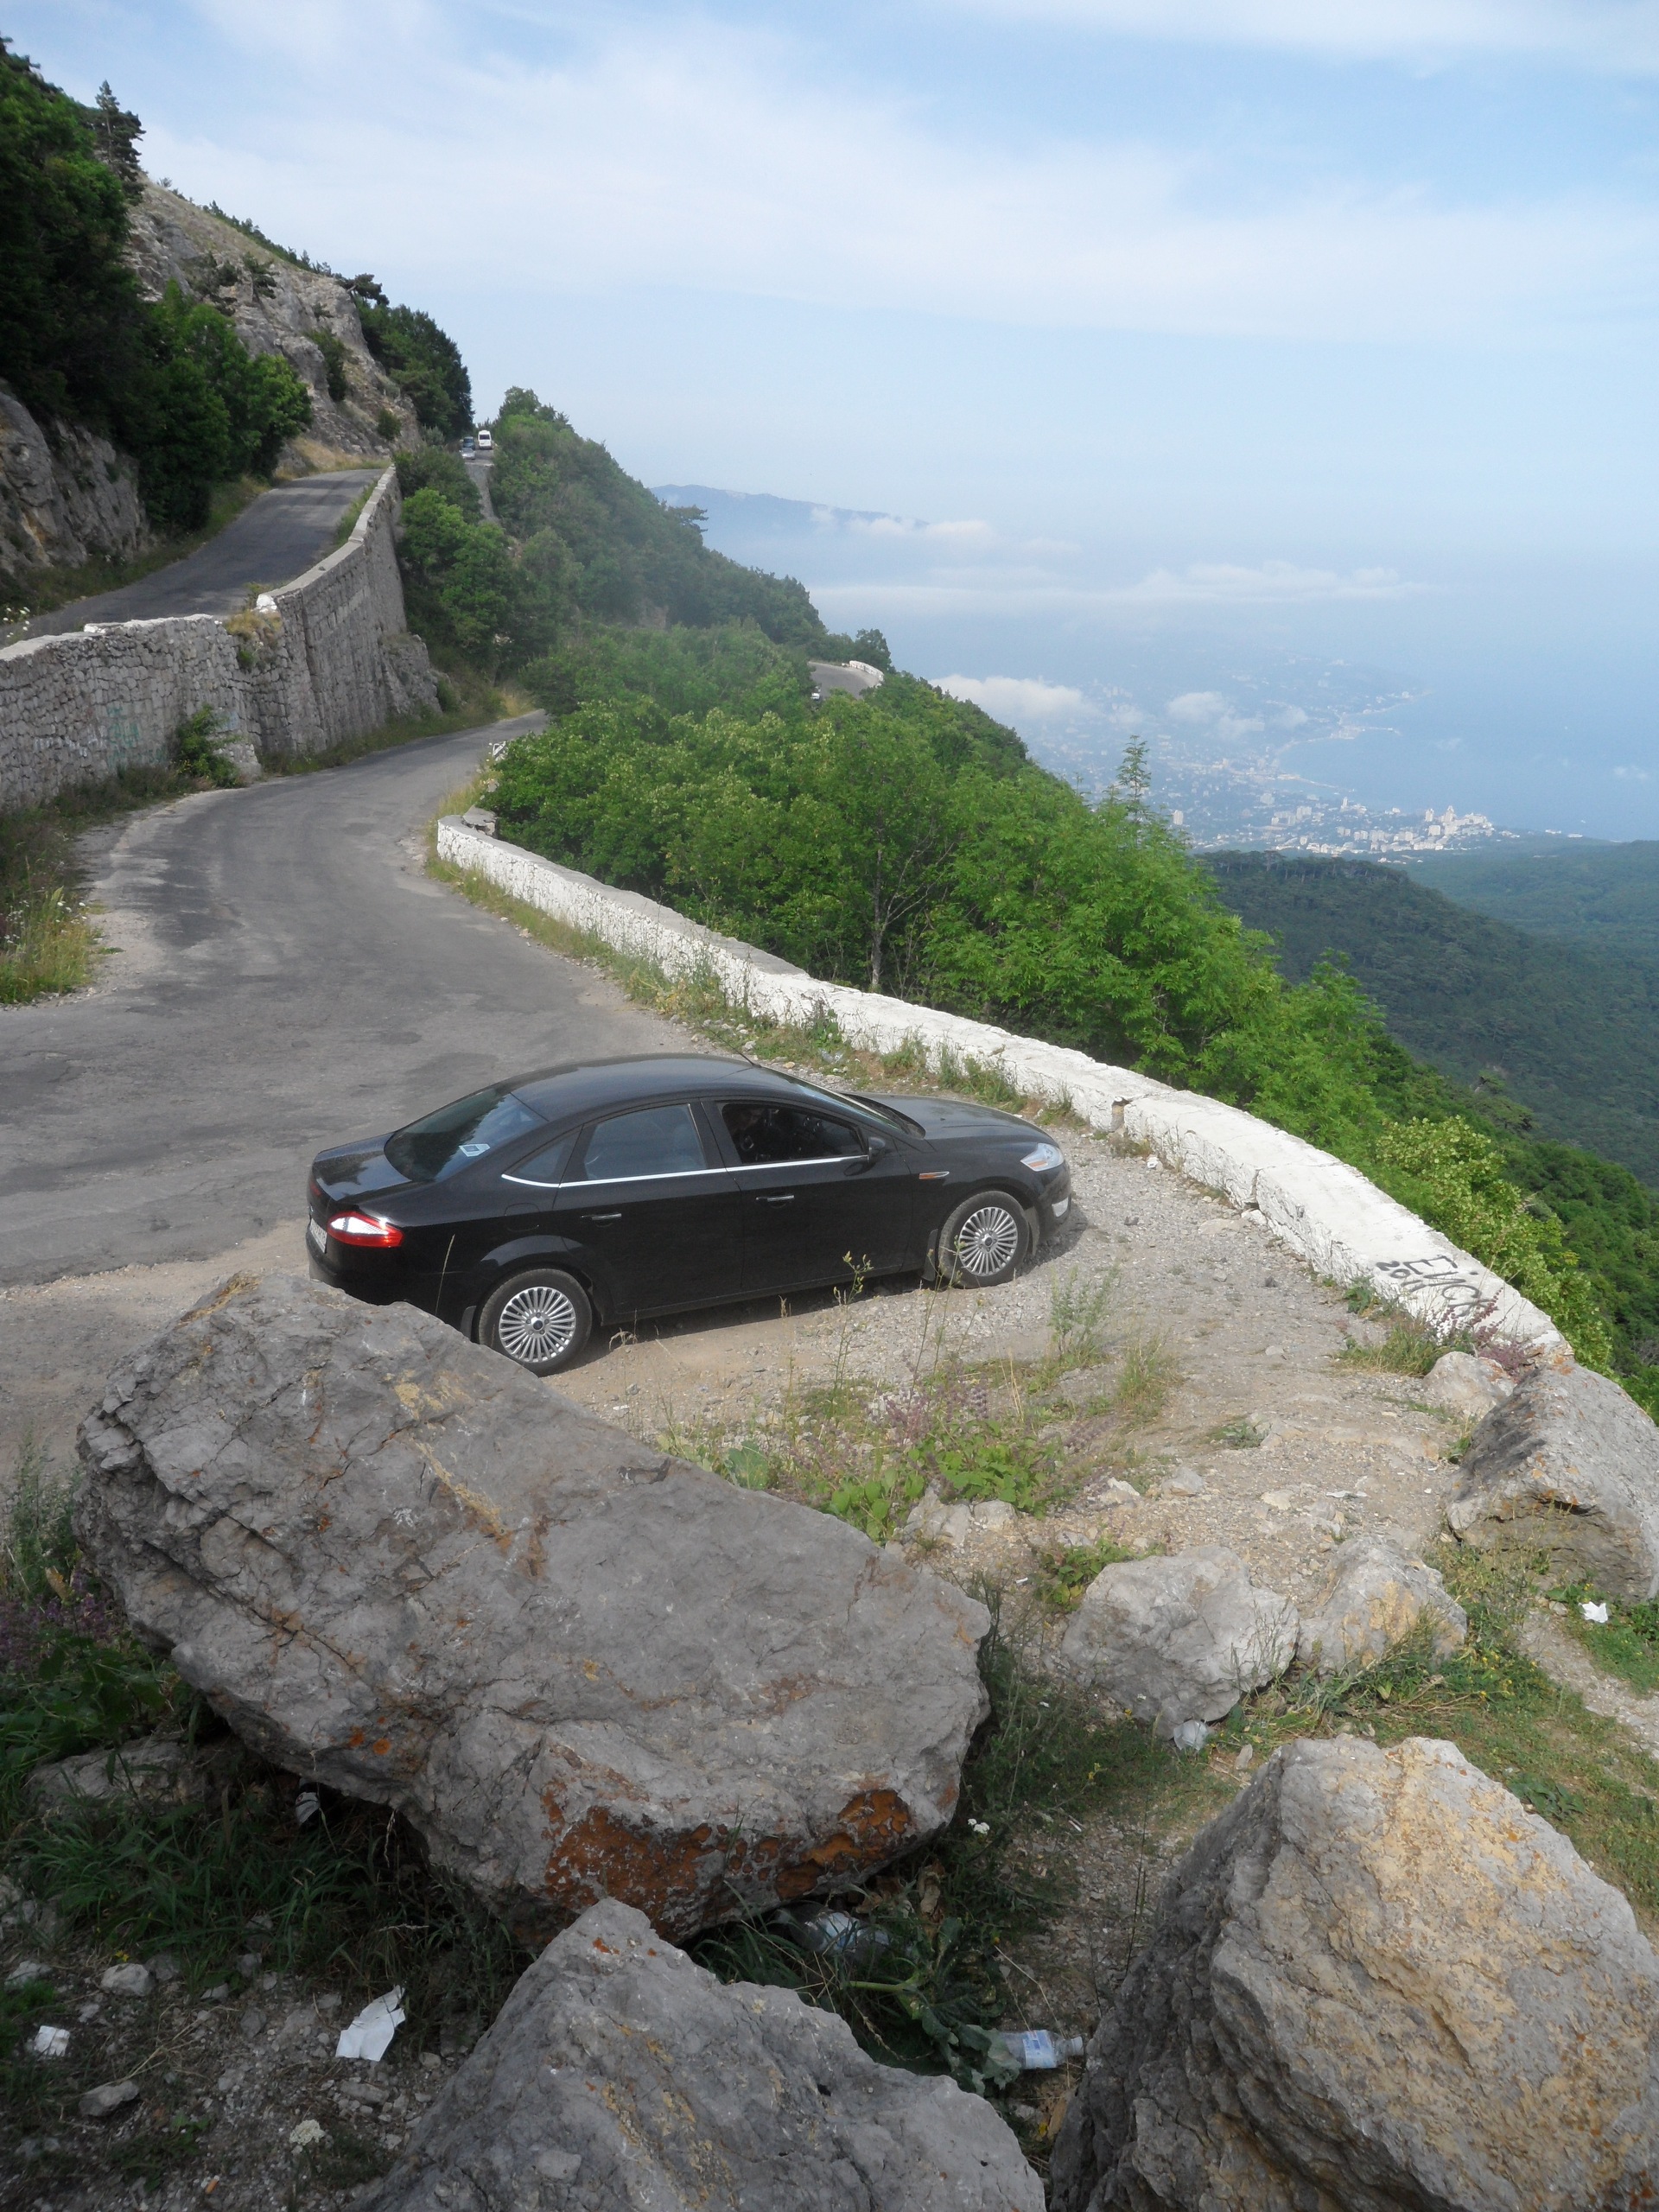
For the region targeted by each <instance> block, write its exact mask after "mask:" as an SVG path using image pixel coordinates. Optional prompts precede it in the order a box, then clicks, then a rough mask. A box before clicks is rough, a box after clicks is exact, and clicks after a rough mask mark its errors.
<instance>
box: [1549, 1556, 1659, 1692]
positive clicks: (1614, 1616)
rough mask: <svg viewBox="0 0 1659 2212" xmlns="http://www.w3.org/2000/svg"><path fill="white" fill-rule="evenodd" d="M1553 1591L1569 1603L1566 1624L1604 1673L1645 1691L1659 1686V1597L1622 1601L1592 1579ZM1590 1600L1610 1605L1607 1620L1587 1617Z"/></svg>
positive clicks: (1555, 1596) (1558, 1600) (1559, 1601)
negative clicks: (1605, 1592) (1609, 1595)
mask: <svg viewBox="0 0 1659 2212" xmlns="http://www.w3.org/2000/svg"><path fill="white" fill-rule="evenodd" d="M1549 1595H1550V1596H1551V1597H1552V1598H1553V1599H1554V1600H1555V1602H1556V1603H1557V1604H1558V1605H1565V1606H1566V1608H1567V1614H1566V1618H1565V1621H1564V1623H1563V1625H1564V1626H1565V1627H1566V1628H1567V1631H1568V1632H1569V1634H1571V1635H1573V1636H1574V1637H1577V1638H1578V1640H1579V1642H1580V1643H1581V1644H1583V1646H1584V1648H1585V1649H1586V1651H1587V1652H1588V1653H1589V1654H1590V1656H1591V1657H1592V1659H1593V1660H1594V1661H1595V1662H1596V1664H1597V1666H1599V1668H1601V1669H1602V1670H1603V1671H1604V1673H1606V1674H1609V1675H1618V1678H1619V1680H1620V1681H1624V1682H1628V1683H1629V1684H1630V1688H1632V1689H1634V1690H1640V1691H1641V1692H1642V1693H1643V1695H1646V1694H1648V1693H1649V1692H1650V1691H1653V1690H1659V1600H1656V1599H1649V1601H1648V1602H1647V1603H1646V1604H1645V1605H1620V1604H1619V1602H1618V1599H1616V1598H1606V1597H1604V1596H1603V1594H1602V1592H1600V1591H1599V1590H1598V1589H1597V1588H1596V1586H1595V1585H1594V1584H1593V1583H1592V1582H1568V1583H1564V1584H1562V1585H1561V1586H1560V1588H1558V1589H1554V1590H1552V1591H1551V1592H1549ZM1586 1602H1587V1603H1590V1604H1592V1605H1593V1604H1597V1603H1599V1604H1602V1605H1605V1606H1606V1608H1607V1619H1606V1621H1605V1624H1604V1623H1602V1622H1600V1621H1587V1620H1586V1618H1584V1612H1583V1607H1584V1605H1586Z"/></svg>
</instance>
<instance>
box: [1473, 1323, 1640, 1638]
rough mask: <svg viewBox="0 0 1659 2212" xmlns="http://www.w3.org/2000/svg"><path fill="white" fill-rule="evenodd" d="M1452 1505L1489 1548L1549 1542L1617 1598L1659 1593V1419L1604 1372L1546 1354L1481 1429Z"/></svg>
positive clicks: (1632, 1600) (1566, 1566) (1567, 1568)
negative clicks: (1656, 1423)
mask: <svg viewBox="0 0 1659 2212" xmlns="http://www.w3.org/2000/svg"><path fill="white" fill-rule="evenodd" d="M1461 1476H1462V1479H1461V1480H1460V1482H1459V1485H1458V1489H1457V1491H1456V1493H1455V1495H1454V1496H1453V1497H1452V1500H1451V1503H1449V1504H1448V1505H1447V1507H1446V1521H1447V1522H1448V1524H1449V1525H1450V1527H1451V1529H1452V1533H1453V1535H1457V1536H1459V1537H1460V1538H1461V1539H1462V1540H1463V1541H1464V1542H1465V1543H1468V1544H1475V1545H1478V1546H1479V1547H1481V1548H1483V1549H1488V1550H1490V1549H1494V1548H1503V1547H1506V1546H1507V1547H1514V1548H1520V1549H1521V1550H1523V1551H1529V1552H1537V1551H1548V1552H1551V1553H1554V1554H1556V1555H1557V1557H1558V1560H1559V1564H1560V1568H1561V1570H1562V1571H1563V1572H1565V1573H1569V1574H1572V1575H1573V1576H1575V1577H1582V1578H1583V1579H1585V1580H1588V1581H1591V1582H1593V1583H1595V1584H1596V1585H1597V1586H1599V1588H1601V1589H1602V1590H1605V1592H1607V1593H1608V1595H1609V1596H1610V1597H1614V1598H1619V1599H1624V1601H1625V1602H1626V1603H1627V1604H1632V1605H1634V1604H1640V1603H1641V1602H1643V1600H1645V1599H1649V1598H1651V1597H1654V1596H1655V1595H1659V1428H1656V1427H1655V1426H1654V1424H1653V1422H1652V1421H1649V1418H1648V1416H1647V1414H1644V1413H1643V1410H1642V1408H1641V1407H1640V1406H1638V1405H1637V1403H1636V1402H1635V1401H1634V1399H1631V1398H1629V1397H1627V1396H1626V1395H1625V1394H1624V1391H1623V1390H1621V1389H1619V1387H1618V1383H1611V1382H1609V1380H1608V1379H1607V1377H1606V1376H1605V1375H1596V1374H1593V1373H1592V1371H1591V1370H1590V1369H1588V1368H1587V1367H1580V1366H1577V1365H1576V1364H1575V1363H1573V1360H1572V1359H1571V1358H1570V1357H1558V1358H1554V1359H1550V1360H1545V1361H1541V1362H1540V1363H1539V1364H1538V1365H1537V1366H1536V1367H1535V1368H1534V1369H1533V1370H1532V1372H1531V1373H1530V1374H1529V1376H1527V1377H1526V1378H1525V1380H1524V1381H1523V1382H1522V1383H1519V1384H1518V1385H1517V1386H1516V1389H1515V1390H1514V1391H1513V1392H1512V1393H1511V1395H1510V1396H1509V1397H1508V1398H1506V1399H1505V1400H1504V1402H1503V1404H1502V1405H1501V1406H1499V1407H1498V1408H1497V1409H1496V1410H1495V1411H1494V1412H1492V1413H1491V1414H1488V1415H1487V1416H1486V1418H1485V1420H1484V1421H1482V1423H1481V1425H1480V1427H1478V1429H1477V1430H1476V1431H1475V1433H1474V1437H1473V1440H1472V1441H1471V1444H1470V1446H1469V1449H1468V1450H1467V1452H1465V1454H1464V1456H1463V1463H1462V1468H1461Z"/></svg>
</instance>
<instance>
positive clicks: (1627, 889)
mask: <svg viewBox="0 0 1659 2212" xmlns="http://www.w3.org/2000/svg"><path fill="white" fill-rule="evenodd" d="M1413 873H1414V874H1415V875H1416V876H1417V877H1418V879H1419V880H1421V882H1423V883H1426V884H1427V885H1428V886H1429V887H1431V889H1433V890H1435V891H1439V892H1442V893H1445V895H1446V898H1448V899H1456V901H1457V903H1458V904H1459V906H1468V907H1471V908H1472V909H1473V910H1474V912H1476V913H1478V914H1488V915H1490V916H1491V918H1492V919H1493V920H1494V921H1499V922H1508V923H1510V925H1512V926H1513V927H1514V928H1516V929H1521V930H1529V931H1532V933H1533V934H1534V935H1535V936H1536V937H1548V938H1566V939H1567V940H1569V941H1570V942H1572V943H1574V944H1583V945H1587V946H1589V947H1591V948H1592V949H1595V950H1600V951H1604V952H1608V953H1618V954H1623V955H1624V957H1627V958H1629V959H1632V960H1637V961H1641V962H1643V963H1648V964H1650V965H1651V966H1653V967H1654V968H1655V969H1659V843H1656V842H1654V841H1653V840H1651V839H1641V840H1637V841H1635V842H1631V843H1630V844H1624V845H1580V844H1577V843H1574V844H1572V845H1569V846H1568V847H1567V849H1566V850H1565V851H1561V850H1559V849H1558V850H1556V851H1554V852H1550V853H1544V854H1529V855H1513V854H1506V853H1502V852H1497V853H1456V854H1447V855H1445V856H1444V857H1440V858H1435V859H1432V860H1428V861H1424V862H1422V863H1421V866H1420V867H1419V868H1415V869H1414V871H1413Z"/></svg>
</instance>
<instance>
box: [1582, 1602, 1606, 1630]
mask: <svg viewBox="0 0 1659 2212" xmlns="http://www.w3.org/2000/svg"><path fill="white" fill-rule="evenodd" d="M1579 1611H1580V1612H1581V1613H1582V1614H1583V1615H1584V1618H1586V1620H1587V1621H1594V1622H1595V1623H1596V1624H1597V1625H1598V1626H1599V1627H1600V1628H1605V1627H1606V1625H1607V1608H1606V1606H1605V1605H1592V1604H1591V1602H1590V1600H1589V1599H1587V1598H1586V1599H1585V1600H1584V1601H1583V1603H1582V1604H1581V1605H1580V1607H1579Z"/></svg>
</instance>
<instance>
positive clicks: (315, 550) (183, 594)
mask: <svg viewBox="0 0 1659 2212" xmlns="http://www.w3.org/2000/svg"><path fill="white" fill-rule="evenodd" d="M380 473H381V472H380V471H379V470H378V468H343V469H340V470H339V471H337V472H331V473H330V474H327V475H323V476H306V477H302V478H301V480H300V481H299V482H298V483H297V484H278V485H277V486H275V487H274V489H272V490H271V491H269V492H262V493H260V495H259V497H258V498H257V499H255V500H254V501H253V503H252V505H250V506H247V507H245V508H244V509H243V511H242V512H241V513H240V514H239V515H238V517H237V518H236V520H235V521H234V522H232V523H227V524H226V526H225V528H224V529H223V530H221V531H219V535H218V537H210V538H209V539H208V541H207V543H206V544H205V545H199V546H198V547H197V548H196V550H195V551H194V553H187V554H186V556H185V557H184V558H183V560H182V561H175V562H173V563H171V564H170V565H169V566H168V567H167V568H165V569H156V572H155V574H154V575H148V576H141V577H140V578H139V580H138V582H137V583H136V584H123V585H122V587H121V588H120V589H119V590H118V591H105V592H99V593H98V594H97V595H96V596H95V597H93V598H92V599H78V600H75V601H73V602H72V604H71V605H69V606H67V607H58V608H56V609H55V610H54V612H53V613H50V614H37V615H36V616H35V619H34V620H33V621H32V622H29V623H28V624H27V625H26V626H24V628H23V629H22V631H21V632H18V633H17V634H18V635H19V636H21V637H25V638H48V637H56V636H59V635H60V634H61V633H62V632H65V631H67V630H79V628H80V626H81V625H82V624H83V623H85V622H141V621H150V620H154V618H155V617H156V616H157V615H162V614H234V613H235V612H236V610H237V608H238V607H241V606H243V605H244V604H245V601H246V599H247V595H248V587H249V585H250V584H257V585H258V586H259V587H260V588H261V589H262V590H269V589H270V587H271V586H272V585H273V584H285V583H290V582H292V581H293V579H294V578H295V577H296V576H298V575H303V574H304V573H305V571H306V570H307V569H308V568H310V567H311V565H312V563H314V562H317V561H321V558H322V556H323V555H324V554H325V553H327V552H330V551H332V550H333V548H334V531H335V530H336V529H337V528H338V527H339V524H340V517H341V516H342V515H343V514H344V513H345V512H346V508H347V507H349V506H350V505H351V504H352V502H353V499H356V498H357V497H358V495H359V493H362V492H365V491H366V490H367V489H368V487H369V486H370V485H371V484H372V483H374V482H375V481H376V480H377V479H378V476H379V475H380Z"/></svg>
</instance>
